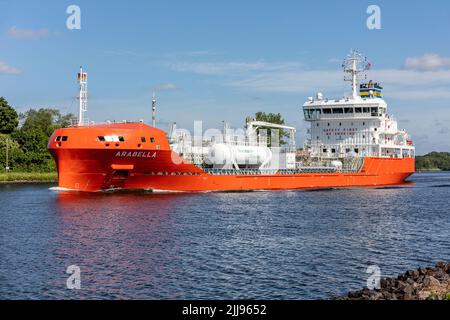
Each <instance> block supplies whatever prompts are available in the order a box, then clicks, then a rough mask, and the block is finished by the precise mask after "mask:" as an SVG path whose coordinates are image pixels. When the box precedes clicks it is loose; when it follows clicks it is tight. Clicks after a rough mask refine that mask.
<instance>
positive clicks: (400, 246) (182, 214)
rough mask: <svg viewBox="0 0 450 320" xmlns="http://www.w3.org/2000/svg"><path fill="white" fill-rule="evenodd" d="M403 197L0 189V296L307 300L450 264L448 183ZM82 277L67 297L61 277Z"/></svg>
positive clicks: (443, 179) (433, 178) (437, 178)
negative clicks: (376, 272)
mask: <svg viewBox="0 0 450 320" xmlns="http://www.w3.org/2000/svg"><path fill="white" fill-rule="evenodd" d="M411 181H412V182H413V183H411V184H408V185H405V186H402V187H389V188H359V189H334V190H321V191H275V192H249V193H205V194H183V193H180V194H148V193H147V194H133V193H129V194H77V193H64V192H56V191H51V190H49V187H51V186H50V185H2V186H0V208H1V209H0V298H6V299H18V298H25V299H41V298H46V299H48V298H49V299H55V298H82V299H92V298H101V299H104V298H108V299H110V298H147V299H206V298H214V299H245V298H250V299H251V298H262V299H279V298H282V299H314V298H329V297H332V296H336V295H340V294H344V293H346V292H347V291H348V290H351V289H359V288H360V287H363V286H364V285H365V283H366V279H367V276H368V274H366V268H367V267H368V266H369V265H373V264H376V265H378V266H379V267H380V268H381V272H382V274H383V275H396V274H398V273H401V272H404V271H406V270H407V269H410V268H416V267H419V266H429V265H433V264H434V263H435V262H436V261H438V260H450V174H448V173H433V174H416V175H415V176H413V177H412V178H411ZM69 265H77V266H79V267H80V268H81V289H80V290H68V289H67V287H66V280H67V277H68V276H69V275H68V274H66V268H67V267H68V266H69Z"/></svg>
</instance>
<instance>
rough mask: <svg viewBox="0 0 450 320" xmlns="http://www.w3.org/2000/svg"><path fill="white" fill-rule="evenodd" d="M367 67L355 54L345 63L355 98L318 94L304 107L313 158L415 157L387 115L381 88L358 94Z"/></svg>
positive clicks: (365, 86)
mask: <svg viewBox="0 0 450 320" xmlns="http://www.w3.org/2000/svg"><path fill="white" fill-rule="evenodd" d="M364 65H366V67H364ZM367 65H370V64H368V63H367V60H363V59H362V57H361V55H360V54H358V53H357V52H355V51H353V52H352V53H351V54H350V55H349V56H348V57H347V58H346V59H345V60H344V63H343V68H344V71H345V72H346V73H348V74H349V77H348V78H347V79H348V80H350V81H351V82H352V95H351V96H350V97H344V98H340V99H326V98H324V97H323V95H322V93H318V94H317V95H316V97H315V98H312V97H311V98H309V99H308V101H306V102H305V104H303V111H304V117H305V120H306V121H307V122H309V123H310V129H309V130H308V133H309V136H310V137H309V138H308V139H307V140H306V142H305V147H306V149H307V150H308V151H309V152H310V155H311V156H312V157H318V158H346V157H391V158H392V157H393V158H403V157H414V146H413V143H412V140H411V139H410V138H409V136H408V134H407V133H406V131H405V130H401V129H399V128H398V125H397V121H396V119H395V118H394V117H393V116H392V115H389V114H388V113H387V104H386V102H385V101H384V100H383V99H382V95H381V90H382V87H381V86H380V85H379V84H378V83H373V82H372V81H370V82H369V83H367V84H361V85H360V92H359V94H358V92H357V91H356V90H357V81H358V80H361V79H363V77H362V76H365V74H364V71H365V70H367ZM364 78H365V77H364Z"/></svg>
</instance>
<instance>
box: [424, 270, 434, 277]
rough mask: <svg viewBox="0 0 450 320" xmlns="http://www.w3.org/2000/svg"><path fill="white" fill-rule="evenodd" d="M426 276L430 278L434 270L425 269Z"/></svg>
mask: <svg viewBox="0 0 450 320" xmlns="http://www.w3.org/2000/svg"><path fill="white" fill-rule="evenodd" d="M426 270H427V271H426V275H427V276H432V275H433V274H434V269H433V268H426Z"/></svg>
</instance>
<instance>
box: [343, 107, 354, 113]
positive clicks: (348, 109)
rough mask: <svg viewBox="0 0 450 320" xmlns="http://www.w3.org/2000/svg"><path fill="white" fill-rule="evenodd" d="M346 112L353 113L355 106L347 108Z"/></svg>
mask: <svg viewBox="0 0 450 320" xmlns="http://www.w3.org/2000/svg"><path fill="white" fill-rule="evenodd" d="M344 112H345V113H353V108H345V109H344Z"/></svg>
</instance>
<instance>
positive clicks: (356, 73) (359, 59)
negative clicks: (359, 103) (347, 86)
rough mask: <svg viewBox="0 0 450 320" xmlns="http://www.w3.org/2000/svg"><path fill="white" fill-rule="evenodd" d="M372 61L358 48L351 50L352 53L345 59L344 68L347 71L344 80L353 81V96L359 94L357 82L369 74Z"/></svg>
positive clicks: (354, 97)
mask: <svg viewBox="0 0 450 320" xmlns="http://www.w3.org/2000/svg"><path fill="white" fill-rule="evenodd" d="M369 68H370V63H369V62H368V61H367V58H366V57H364V56H363V55H362V54H360V53H359V52H358V51H356V50H351V52H350V54H349V55H348V56H347V57H346V58H345V59H344V62H343V63H342V69H343V70H344V72H345V73H346V75H345V77H344V80H345V81H351V82H352V98H353V99H356V97H357V96H358V92H357V88H356V84H357V82H358V81H361V80H365V79H366V78H367V75H366V73H365V71H366V70H369Z"/></svg>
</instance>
